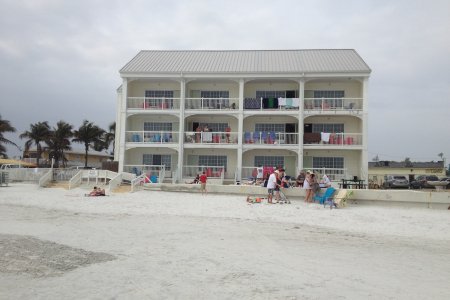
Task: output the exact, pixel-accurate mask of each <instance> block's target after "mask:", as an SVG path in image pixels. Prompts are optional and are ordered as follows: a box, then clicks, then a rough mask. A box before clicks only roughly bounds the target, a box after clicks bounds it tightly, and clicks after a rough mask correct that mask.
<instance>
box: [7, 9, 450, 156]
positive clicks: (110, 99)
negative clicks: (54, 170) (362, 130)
mask: <svg viewBox="0 0 450 300" xmlns="http://www.w3.org/2000/svg"><path fill="white" fill-rule="evenodd" d="M266 2H267V1H266ZM266 2H265V3H264V4H262V3H261V2H260V1H246V0H241V1H144V0H141V1H127V2H126V3H125V2H123V1H106V0H104V1H103V0H95V1H56V0H35V1H2V11H3V14H2V18H1V19H0V65H1V68H0V79H1V80H0V89H1V91H2V96H1V101H0V114H1V115H2V117H3V118H4V119H8V120H10V121H11V123H12V125H13V126H15V127H16V128H17V129H18V133H17V134H13V135H9V137H10V138H11V139H13V140H15V141H17V142H18V143H19V144H23V141H20V140H18V139H17V135H18V134H19V133H20V132H23V131H24V130H26V129H28V127H29V124H31V123H35V122H38V121H44V120H48V121H49V122H50V124H52V125H55V123H56V122H57V121H58V120H60V119H63V120H65V121H68V122H70V123H72V124H73V125H74V126H79V125H81V123H82V120H83V119H88V120H91V121H94V122H95V123H96V124H98V125H100V126H102V127H104V128H106V127H107V125H108V124H109V123H111V122H112V121H114V118H115V104H116V94H115V91H116V88H117V87H118V86H119V85H120V83H121V80H120V77H119V74H118V71H119V69H120V68H121V67H122V66H123V65H125V64H126V63H127V62H128V61H129V60H130V59H131V58H132V57H133V56H134V55H136V53H137V52H138V51H140V50H142V49H303V48H354V49H356V50H357V51H358V52H359V53H360V55H361V56H362V57H363V58H364V59H365V61H366V62H367V63H368V65H369V66H370V67H371V68H372V70H373V73H372V76H371V79H370V92H369V97H370V105H369V109H370V111H369V115H370V120H369V151H370V156H369V158H371V157H372V156H375V155H376V154H379V155H380V157H381V158H385V159H398V160H399V159H403V158H405V157H411V158H412V159H415V158H417V159H421V160H425V159H427V160H431V159H437V156H436V154H437V153H439V152H444V153H445V154H446V155H447V156H448V155H449V154H450V133H449V132H448V130H445V128H446V126H448V125H447V124H448V121H446V120H447V119H448V115H449V112H450V101H449V100H450V90H449V82H450V72H449V70H450V59H449V57H448V53H450V32H449V31H450V21H449V19H448V16H447V15H448V11H450V2H448V1H445V0H442V1H431V2H428V1H403V0H401V1H331V0H330V1H325V0H322V1H293V0H292V1H291V0H279V1H269V2H268V3H266ZM8 149H10V150H11V152H13V149H12V148H11V147H8ZM13 154H14V153H13Z"/></svg>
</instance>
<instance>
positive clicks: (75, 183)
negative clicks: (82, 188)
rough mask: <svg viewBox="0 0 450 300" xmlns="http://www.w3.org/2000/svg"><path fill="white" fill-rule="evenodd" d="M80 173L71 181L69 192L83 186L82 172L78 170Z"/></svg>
mask: <svg viewBox="0 0 450 300" xmlns="http://www.w3.org/2000/svg"><path fill="white" fill-rule="evenodd" d="M77 171H78V173H76V174H75V175H74V176H73V177H72V178H71V179H70V180H69V190H70V189H72V188H74V187H76V186H79V185H80V184H81V178H82V176H83V171H82V170H77Z"/></svg>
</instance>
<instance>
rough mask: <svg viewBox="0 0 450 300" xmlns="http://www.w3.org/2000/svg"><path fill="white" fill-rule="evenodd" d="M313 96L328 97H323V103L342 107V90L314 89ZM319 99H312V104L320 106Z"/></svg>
mask: <svg viewBox="0 0 450 300" xmlns="http://www.w3.org/2000/svg"><path fill="white" fill-rule="evenodd" d="M314 98H316V99H317V98H329V99H324V100H325V101H324V102H325V103H326V104H328V105H329V106H330V107H342V99H339V98H344V91H314ZM321 101H322V100H321V99H317V100H314V106H316V107H320V106H321Z"/></svg>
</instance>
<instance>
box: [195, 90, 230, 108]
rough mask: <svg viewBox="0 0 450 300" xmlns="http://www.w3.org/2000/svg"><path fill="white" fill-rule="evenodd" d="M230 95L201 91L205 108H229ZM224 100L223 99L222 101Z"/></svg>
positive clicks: (223, 92) (227, 93)
mask: <svg viewBox="0 0 450 300" xmlns="http://www.w3.org/2000/svg"><path fill="white" fill-rule="evenodd" d="M229 94H230V93H229V92H228V91H201V92H200V97H202V98H206V99H204V100H203V106H205V107H211V108H220V107H229V106H230V102H229V100H228V98H230V95H229ZM221 98H222V99H221Z"/></svg>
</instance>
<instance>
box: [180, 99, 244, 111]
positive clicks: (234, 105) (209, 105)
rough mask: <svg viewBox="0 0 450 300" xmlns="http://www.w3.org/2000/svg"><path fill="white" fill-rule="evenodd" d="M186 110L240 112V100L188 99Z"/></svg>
mask: <svg viewBox="0 0 450 300" xmlns="http://www.w3.org/2000/svg"><path fill="white" fill-rule="evenodd" d="M185 101H186V102H185V105H184V107H185V109H186V110H211V109H215V110H238V109H239V98H186V99H185Z"/></svg>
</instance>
